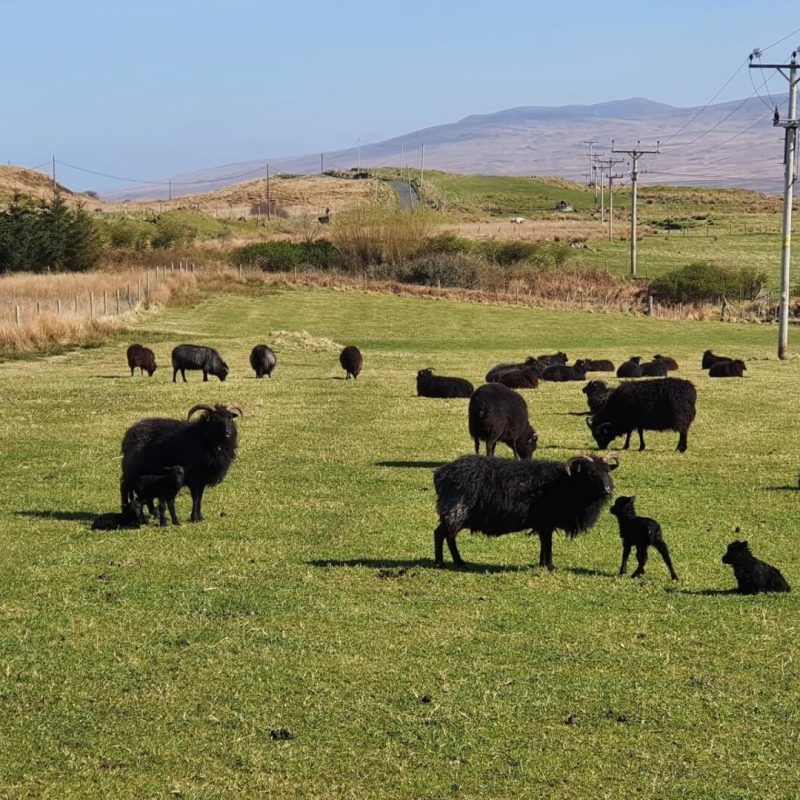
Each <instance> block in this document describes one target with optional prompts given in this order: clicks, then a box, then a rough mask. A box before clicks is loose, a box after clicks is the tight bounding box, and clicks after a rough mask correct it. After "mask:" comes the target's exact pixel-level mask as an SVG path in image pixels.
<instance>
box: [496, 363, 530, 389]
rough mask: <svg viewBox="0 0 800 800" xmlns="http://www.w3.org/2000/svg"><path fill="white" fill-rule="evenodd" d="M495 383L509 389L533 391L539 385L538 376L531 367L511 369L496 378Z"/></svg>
mask: <svg viewBox="0 0 800 800" xmlns="http://www.w3.org/2000/svg"><path fill="white" fill-rule="evenodd" d="M496 383H501V384H503V386H508V388H509V389H535V388H536V387H537V386H538V385H539V374H538V373H537V372H536V370H535V369H534V368H533V367H511V368H509V369H505V370H503V371H502V372H501V373H500V374H499V375H498V376H497V380H496Z"/></svg>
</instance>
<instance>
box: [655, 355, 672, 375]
mask: <svg viewBox="0 0 800 800" xmlns="http://www.w3.org/2000/svg"><path fill="white" fill-rule="evenodd" d="M653 358H654V359H656V358H660V359H661V360H662V361H663V362H664V363H665V364H666V365H667V369H668V370H669V371H670V372H674V371H675V370H676V369H678V362H677V361H676V360H675V359H674V358H672V356H662V355H658V354H656V355H654V356H653Z"/></svg>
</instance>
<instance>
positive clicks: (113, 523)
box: [92, 500, 143, 531]
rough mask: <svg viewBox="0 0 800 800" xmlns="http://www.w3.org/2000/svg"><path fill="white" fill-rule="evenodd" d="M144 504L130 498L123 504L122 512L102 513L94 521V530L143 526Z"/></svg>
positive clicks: (134, 528) (113, 529)
mask: <svg viewBox="0 0 800 800" xmlns="http://www.w3.org/2000/svg"><path fill="white" fill-rule="evenodd" d="M142 522H143V517H142V506H141V504H140V503H137V502H136V500H130V501H129V502H127V503H125V504H124V505H123V506H122V513H120V512H113V511H112V512H110V513H108V514H100V515H99V516H97V517H96V518H95V520H94V522H93V523H92V530H93V531H118V530H122V529H131V530H136V529H138V528H141V527H142Z"/></svg>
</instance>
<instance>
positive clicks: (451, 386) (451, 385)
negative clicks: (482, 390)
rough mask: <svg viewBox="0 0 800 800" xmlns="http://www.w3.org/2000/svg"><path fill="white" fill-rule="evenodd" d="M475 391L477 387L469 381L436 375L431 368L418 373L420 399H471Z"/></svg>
mask: <svg viewBox="0 0 800 800" xmlns="http://www.w3.org/2000/svg"><path fill="white" fill-rule="evenodd" d="M473 391H475V387H474V386H473V385H472V384H471V383H470V382H469V381H468V380H466V379H464V378H449V377H447V376H446V375H434V374H433V370H432V369H431V368H430V367H428V369H421V370H420V371H419V372H418V373H417V395H418V396H419V397H471V396H472V393H473Z"/></svg>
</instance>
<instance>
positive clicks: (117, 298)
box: [117, 289, 119, 314]
mask: <svg viewBox="0 0 800 800" xmlns="http://www.w3.org/2000/svg"><path fill="white" fill-rule="evenodd" d="M117 314H119V289H117Z"/></svg>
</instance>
